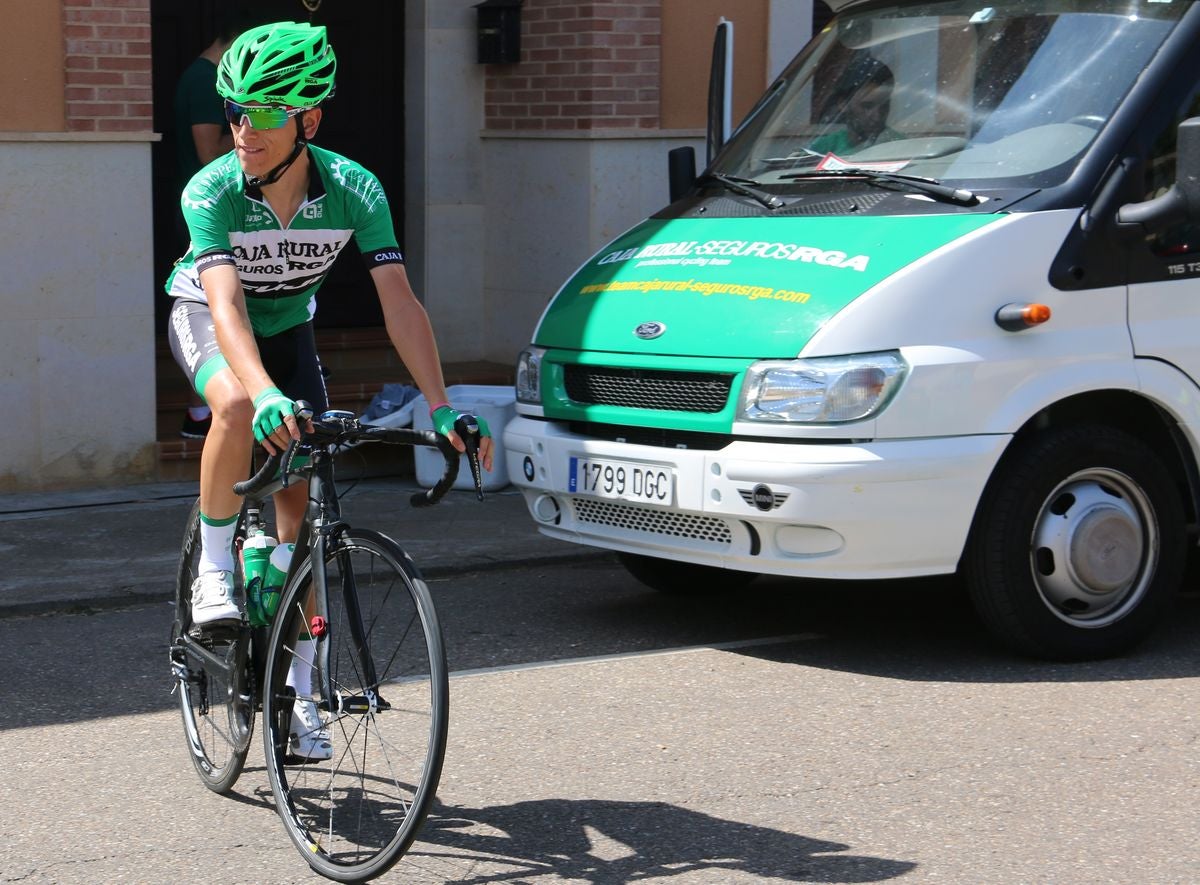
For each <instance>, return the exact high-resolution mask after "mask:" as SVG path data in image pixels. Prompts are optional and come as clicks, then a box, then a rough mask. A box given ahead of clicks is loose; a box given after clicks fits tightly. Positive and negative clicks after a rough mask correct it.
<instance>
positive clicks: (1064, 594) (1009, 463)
mask: <svg viewBox="0 0 1200 885" xmlns="http://www.w3.org/2000/svg"><path fill="white" fill-rule="evenodd" d="M1185 556H1186V546H1185V537H1184V515H1183V505H1182V502H1181V500H1180V494H1179V491H1178V489H1177V487H1176V485H1175V483H1174V481H1173V479H1172V477H1171V475H1170V473H1169V472H1168V470H1167V468H1166V467H1165V466H1164V464H1163V461H1162V459H1161V458H1160V457H1159V456H1158V455H1157V454H1156V453H1155V452H1154V451H1152V450H1151V449H1150V448H1149V447H1148V446H1147V445H1145V444H1144V443H1143V442H1142V441H1141V440H1139V439H1137V438H1136V437H1133V436H1131V435H1129V434H1127V433H1124V432H1122V431H1119V430H1116V429H1114V428H1111V427H1104V426H1091V427H1075V428H1068V429H1065V430H1054V431H1050V432H1048V433H1044V434H1041V435H1039V436H1037V437H1033V438H1031V439H1028V440H1024V441H1021V442H1018V443H1017V444H1016V448H1014V449H1013V451H1012V452H1011V453H1010V454H1009V455H1007V456H1006V457H1005V460H1004V462H1003V463H1002V464H1001V465H1000V467H998V468H997V471H996V474H995V475H994V476H993V478H992V481H991V482H990V483H989V486H988V491H987V493H986V494H985V495H984V498H983V500H982V501H981V502H980V506H979V512H978V514H977V515H976V518H975V524H974V526H973V527H972V532H971V538H970V541H969V543H968V547H967V552H966V556H965V559H964V566H965V576H966V580H967V586H968V588H969V589H970V593H971V597H972V600H973V601H974V603H975V607H976V609H977V610H978V611H979V614H980V616H981V618H982V619H983V621H984V623H985V624H986V625H987V627H988V628H989V629H990V630H991V632H992V633H993V634H994V635H995V636H996V637H997V638H999V639H1000V640H1001V641H1002V642H1003V643H1005V644H1006V645H1008V646H1009V647H1011V648H1013V649H1015V650H1017V651H1019V652H1022V653H1025V654H1030V655H1034V656H1036V657H1043V658H1051V659H1058V660H1086V659H1089V658H1101V657H1107V656H1110V655H1114V654H1118V653H1120V652H1122V651H1124V650H1126V649H1127V648H1129V647H1130V646H1132V645H1133V644H1134V643H1136V642H1138V641H1139V640H1141V639H1143V638H1144V637H1145V636H1146V635H1147V634H1148V633H1149V632H1150V630H1151V629H1153V627H1154V626H1155V625H1156V624H1157V623H1158V622H1159V621H1160V620H1161V618H1162V617H1163V615H1164V613H1165V612H1166V610H1167V609H1168V607H1169V606H1170V604H1171V602H1172V599H1173V597H1174V595H1175V592H1176V591H1177V589H1178V587H1179V581H1180V578H1181V576H1182V573H1183V566H1184V561H1185Z"/></svg>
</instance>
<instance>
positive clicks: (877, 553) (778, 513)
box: [504, 417, 1011, 579]
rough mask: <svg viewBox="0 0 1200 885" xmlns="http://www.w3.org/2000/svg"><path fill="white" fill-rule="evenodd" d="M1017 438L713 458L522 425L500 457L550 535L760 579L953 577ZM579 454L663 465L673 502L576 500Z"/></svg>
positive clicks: (744, 446) (827, 446) (751, 449)
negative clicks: (573, 482)
mask: <svg viewBox="0 0 1200 885" xmlns="http://www.w3.org/2000/svg"><path fill="white" fill-rule="evenodd" d="M1010 438H1011V437H1009V436H1007V435H994V436H961V437H948V438H937V439H909V440H893V441H882V442H870V443H828V442H811V443H809V442H792V441H787V442H757V441H755V442H749V441H740V440H735V441H731V442H730V444H729V445H728V446H726V447H725V448H723V449H721V450H720V451H715V452H713V451H698V450H687V449H664V448H658V447H654V446H644V445H632V444H628V443H620V442H610V441H603V440H595V439H585V438H583V437H579V436H575V435H573V434H571V433H568V432H566V431H565V430H564V429H563V428H562V427H561V426H559V425H557V424H555V423H552V422H549V421H542V420H535V419H531V418H525V417H517V418H515V419H513V420H512V421H511V422H510V423H509V424H508V426H507V428H506V430H505V432H504V451H505V457H506V464H507V468H508V475H509V477H510V478H511V480H512V482H513V483H514V484H516V485H517V486H518V487H519V488H520V489H521V491H522V493H523V494H524V496H525V502H526V504H527V505H528V506H529V509H530V513H531V514H532V516H533V518H534V521H535V522H536V523H537V525H538V528H539V529H540V530H541V531H542V533H543V534H546V535H548V536H550V537H553V538H557V539H559V540H563V541H573V542H576V543H580V544H589V545H593V546H597V547H605V548H608V549H612V550H620V551H625V552H629V553H641V554H645V555H649V556H659V557H663V558H667V559H677V560H682V561H687V562H695V563H700V564H704V565H712V566H718V567H725V568H733V569H739V570H743V571H753V572H759V573H763V574H778V575H792V576H797V577H813V578H847V579H858V578H896V577H906V576H913V575H930V574H944V573H949V572H953V571H954V570H955V569H956V568H957V565H958V560H959V557H960V556H961V554H962V550H963V545H964V544H965V542H966V537H967V533H968V531H969V529H970V525H971V520H972V519H973V517H974V515H975V507H976V504H977V502H978V501H979V497H980V495H981V494H982V492H983V488H984V485H985V484H986V483H987V479H988V477H989V476H990V475H991V472H992V469H993V468H994V467H995V465H996V462H997V461H998V460H999V458H1000V455H1001V454H1002V453H1003V451H1004V448H1005V446H1006V445H1007V444H1008V442H1009V440H1010ZM573 456H574V457H585V456H586V457H591V458H604V459H610V460H619V461H632V462H638V463H642V464H653V465H657V466H660V467H662V468H664V469H666V470H668V471H670V472H671V473H672V474H673V476H674V480H675V495H674V501H673V502H672V503H671V505H670V506H663V507H657V506H652V505H649V504H643V503H630V502H627V501H616V500H609V499H603V498H596V497H590V496H587V495H580V494H577V493H572V492H571V491H569V477H568V472H569V463H570V459H571V457H573ZM759 487H765V491H764V489H763V488H759ZM756 492H757V494H756Z"/></svg>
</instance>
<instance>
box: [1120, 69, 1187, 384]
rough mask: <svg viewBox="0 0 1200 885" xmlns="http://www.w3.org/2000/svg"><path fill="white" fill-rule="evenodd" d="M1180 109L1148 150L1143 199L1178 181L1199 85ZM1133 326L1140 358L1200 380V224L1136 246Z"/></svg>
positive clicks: (1133, 246)
mask: <svg viewBox="0 0 1200 885" xmlns="http://www.w3.org/2000/svg"><path fill="white" fill-rule="evenodd" d="M1188 67H1192V65H1189V66H1188ZM1193 82H1195V79H1193ZM1177 107H1178V110H1177V112H1176V113H1175V114H1173V115H1171V118H1170V120H1169V122H1168V123H1167V124H1166V125H1162V126H1160V127H1159V130H1158V134H1157V136H1156V137H1155V138H1154V141H1153V143H1152V144H1151V146H1150V148H1149V150H1148V155H1147V162H1146V163H1145V164H1144V166H1143V170H1144V171H1143V176H1142V179H1143V181H1142V186H1143V188H1144V192H1143V195H1142V196H1141V197H1140V199H1142V200H1148V199H1151V198H1152V197H1155V196H1157V195H1159V194H1161V193H1163V192H1165V191H1166V189H1167V188H1169V187H1170V186H1171V184H1172V183H1173V182H1174V181H1175V135H1176V128H1177V127H1178V125H1179V123H1180V122H1181V121H1182V120H1185V119H1187V118H1189V117H1194V116H1197V115H1200V88H1196V87H1193V89H1192V90H1191V91H1190V93H1189V94H1188V96H1187V97H1186V99H1185V100H1184V101H1182V102H1180V103H1179V104H1178V106H1177ZM1151 131H1153V130H1151ZM1129 329H1130V334H1131V336H1132V338H1133V349H1134V353H1135V354H1136V355H1137V356H1139V357H1149V358H1153V359H1159V360H1163V361H1165V362H1168V363H1170V364H1172V365H1174V366H1176V367H1177V368H1179V369H1181V370H1182V371H1183V372H1185V373H1186V374H1187V375H1188V376H1189V377H1191V378H1192V379H1193V381H1195V380H1196V379H1200V223H1196V222H1184V223H1180V224H1175V225H1172V226H1170V227H1169V228H1167V229H1166V230H1163V231H1159V232H1156V233H1154V234H1150V235H1148V236H1146V237H1145V238H1144V239H1142V240H1140V241H1137V242H1134V243H1133V244H1131V246H1130V254H1129Z"/></svg>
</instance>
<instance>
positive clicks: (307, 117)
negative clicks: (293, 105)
mask: <svg viewBox="0 0 1200 885" xmlns="http://www.w3.org/2000/svg"><path fill="white" fill-rule="evenodd" d="M300 116H301V117H303V119H304V122H303V123H302V124H301V125H302V126H303V127H304V139H305V141H312V139H313V138H315V137H316V134H317V129H318V128H319V127H320V125H321V109H320V108H313V109H312V110H311V111H305V112H304V113H303V114H301V115H300Z"/></svg>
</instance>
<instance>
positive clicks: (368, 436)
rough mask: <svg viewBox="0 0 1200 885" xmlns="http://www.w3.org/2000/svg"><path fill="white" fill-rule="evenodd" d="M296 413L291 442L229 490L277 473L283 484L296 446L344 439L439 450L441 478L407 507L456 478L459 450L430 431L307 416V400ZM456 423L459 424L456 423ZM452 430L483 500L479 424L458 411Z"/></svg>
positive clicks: (250, 486)
mask: <svg viewBox="0 0 1200 885" xmlns="http://www.w3.org/2000/svg"><path fill="white" fill-rule="evenodd" d="M296 417H297V418H298V419H299V421H300V426H301V429H300V439H299V440H292V442H291V444H290V445H289V446H288V447H287V450H286V451H284V452H276V453H275V454H273V455H271V456H269V457H268V458H267V460H266V462H265V463H264V464H263V465H262V467H261V468H259V470H258V472H257V473H255V474H254V476H252V477H250V478H249V479H247V480H244V481H242V482H239V483H236V484H235V485H234V487H233V491H234V493H235V494H238V495H242V496H246V495H255V494H258V493H259V492H261V491H263V490H264V489H265V488H266V487H267V486H268V485H269V484H270V483H271V482H272V480H274V479H275V477H276V475H277V474H278V475H279V476H280V478H281V482H282V485H283V487H284V488H286V487H287V485H288V478H289V476H290V475H291V472H292V463H293V461H294V459H295V457H296V455H297V454H298V452H299V450H300V449H302V448H305V449H309V450H310V451H311V450H312V449H315V448H321V447H324V446H337V445H343V444H346V443H362V442H382V443H390V444H392V445H409V446H429V447H430V448H435V449H437V450H438V451H439V452H441V454H442V458H443V459H444V460H445V469H444V470H443V471H442V476H441V478H440V479H438V481H437V482H436V483H435V484H434V485H433V487H432V488H430V489H424V490H422V491H420V492H417V493H415V494H414V495H413V496H412V497H411V498H409V503H410V504H411V505H412V506H413V507H428V506H430V505H432V504H436V503H437V502H438V501H439V500H441V498H442V497H443V496H444V495H445V494H446V492H448V491H449V490H450V487H451V486H452V485H454V481H455V479H457V478H458V467H459V463H458V455H459V452H458V450H457V449H455V448H454V446H452V445H451V444H450V440H448V439H446V437H444V436H442V435H441V434H440V433H436V432H434V431H432V430H416V429H415V428H412V427H379V426H376V425H373V424H363V423H361V422H360V421H359V420H358V419H357V418H355V417H354V416H353V415H352V414H351V413H350V412H340V411H328V412H325V413H324V414H322V415H321V416H320V417H319V418H315V417H313V409H312V406H310V405H309V404H308V403H306V402H304V401H303V400H299V401H297V403H296ZM309 420H311V421H312V430H311V431H309V430H305V429H304V425H305V424H307V422H308V421H309ZM460 425H461V426H460ZM454 429H455V431H456V432H457V433H458V435H459V436H460V437H461V438H462V440H463V442H464V444H465V445H466V447H467V460H468V462H469V463H470V465H471V477H472V479H473V480H474V481H475V493H476V495H477V496H478V498H479V500H480V501H482V500H483V480H482V476H481V474H480V472H479V424H478V422H476V420H475V417H474V416H473V415H463V416H462V417H460V418H459V419H458V421H456V422H455V424H454Z"/></svg>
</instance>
